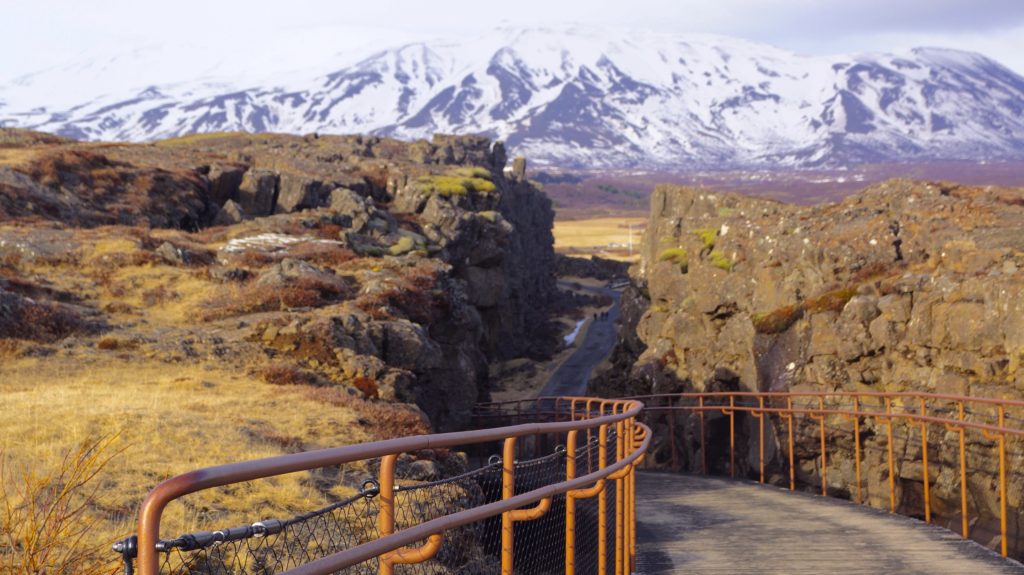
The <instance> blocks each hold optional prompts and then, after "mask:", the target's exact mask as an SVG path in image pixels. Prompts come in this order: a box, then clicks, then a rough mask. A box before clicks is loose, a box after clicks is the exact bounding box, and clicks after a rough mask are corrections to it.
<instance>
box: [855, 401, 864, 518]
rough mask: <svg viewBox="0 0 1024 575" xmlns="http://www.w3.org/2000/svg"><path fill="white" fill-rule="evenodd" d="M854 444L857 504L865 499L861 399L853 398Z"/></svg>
mask: <svg viewBox="0 0 1024 575" xmlns="http://www.w3.org/2000/svg"><path fill="white" fill-rule="evenodd" d="M853 413H854V416H853V444H854V457H855V460H854V469H855V474H854V475H855V476H856V478H857V503H864V497H863V496H862V495H861V479H860V415H858V414H859V413H860V397H859V396H856V395H855V396H853Z"/></svg>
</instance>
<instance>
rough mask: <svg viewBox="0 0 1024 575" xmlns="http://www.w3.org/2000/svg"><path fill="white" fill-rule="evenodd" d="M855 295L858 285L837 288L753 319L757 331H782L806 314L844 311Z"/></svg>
mask: <svg viewBox="0 0 1024 575" xmlns="http://www.w3.org/2000/svg"><path fill="white" fill-rule="evenodd" d="M855 295H857V288H856V287H844V288H837V289H834V290H829V291H827V292H825V293H823V294H821V295H819V296H816V297H813V298H810V299H808V300H806V301H803V302H801V303H798V304H794V305H788V306H783V307H780V308H778V309H775V310H773V311H770V312H767V313H758V314H754V315H753V316H752V317H751V321H752V322H753V324H754V330H755V331H756V332H757V333H760V334H777V333H782V332H784V331H786V330H788V329H789V328H790V327H792V326H793V324H794V323H796V322H797V321H798V320H799V319H801V318H802V317H804V315H806V314H816V313H822V312H826V311H832V312H841V311H843V308H844V307H846V304H847V303H848V302H849V301H850V300H851V299H853V296H855Z"/></svg>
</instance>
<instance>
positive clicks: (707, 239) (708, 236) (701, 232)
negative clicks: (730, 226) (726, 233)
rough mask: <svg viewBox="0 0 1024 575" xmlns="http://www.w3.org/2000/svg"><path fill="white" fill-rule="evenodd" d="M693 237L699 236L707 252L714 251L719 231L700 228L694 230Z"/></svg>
mask: <svg viewBox="0 0 1024 575" xmlns="http://www.w3.org/2000/svg"><path fill="white" fill-rule="evenodd" d="M693 235H695V236H697V239H699V240H700V243H701V245H702V246H703V248H704V249H705V250H713V249H714V248H715V240H717V239H718V229H716V228H700V229H698V230H694V231H693Z"/></svg>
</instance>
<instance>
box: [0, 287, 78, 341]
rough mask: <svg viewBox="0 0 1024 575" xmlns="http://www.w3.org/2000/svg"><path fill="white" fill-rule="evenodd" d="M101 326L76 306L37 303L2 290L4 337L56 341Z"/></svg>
mask: <svg viewBox="0 0 1024 575" xmlns="http://www.w3.org/2000/svg"><path fill="white" fill-rule="evenodd" d="M97 327H98V326H97V325H96V324H94V323H93V322H89V321H87V320H86V319H85V318H83V317H82V316H81V315H80V314H79V313H78V312H76V311H75V310H74V309H73V308H71V307H68V306H65V305H61V304H54V303H48V302H34V301H31V300H28V299H25V298H21V297H18V296H14V295H11V294H6V293H4V292H2V291H0V338H14V339H27V340H32V341H40V342H54V341H58V340H61V339H64V338H65V337H67V336H69V335H72V334H75V333H88V332H93V331H95V330H96V329H97Z"/></svg>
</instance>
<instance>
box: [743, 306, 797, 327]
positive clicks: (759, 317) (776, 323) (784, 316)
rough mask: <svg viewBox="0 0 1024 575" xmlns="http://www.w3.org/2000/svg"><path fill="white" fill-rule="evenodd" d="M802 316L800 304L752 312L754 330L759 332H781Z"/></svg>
mask: <svg viewBox="0 0 1024 575" xmlns="http://www.w3.org/2000/svg"><path fill="white" fill-rule="evenodd" d="M803 316H804V308H803V306H802V305H787V306H785V307H780V308H779V309H777V310H774V311H771V312H768V313H759V314H754V316H753V317H751V321H752V322H753V324H754V331H756V332H757V333H761V334H776V333H782V332H784V331H786V330H787V329H789V328H790V327H792V325H793V324H794V323H796V322H797V320H799V319H800V318H802V317H803Z"/></svg>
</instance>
